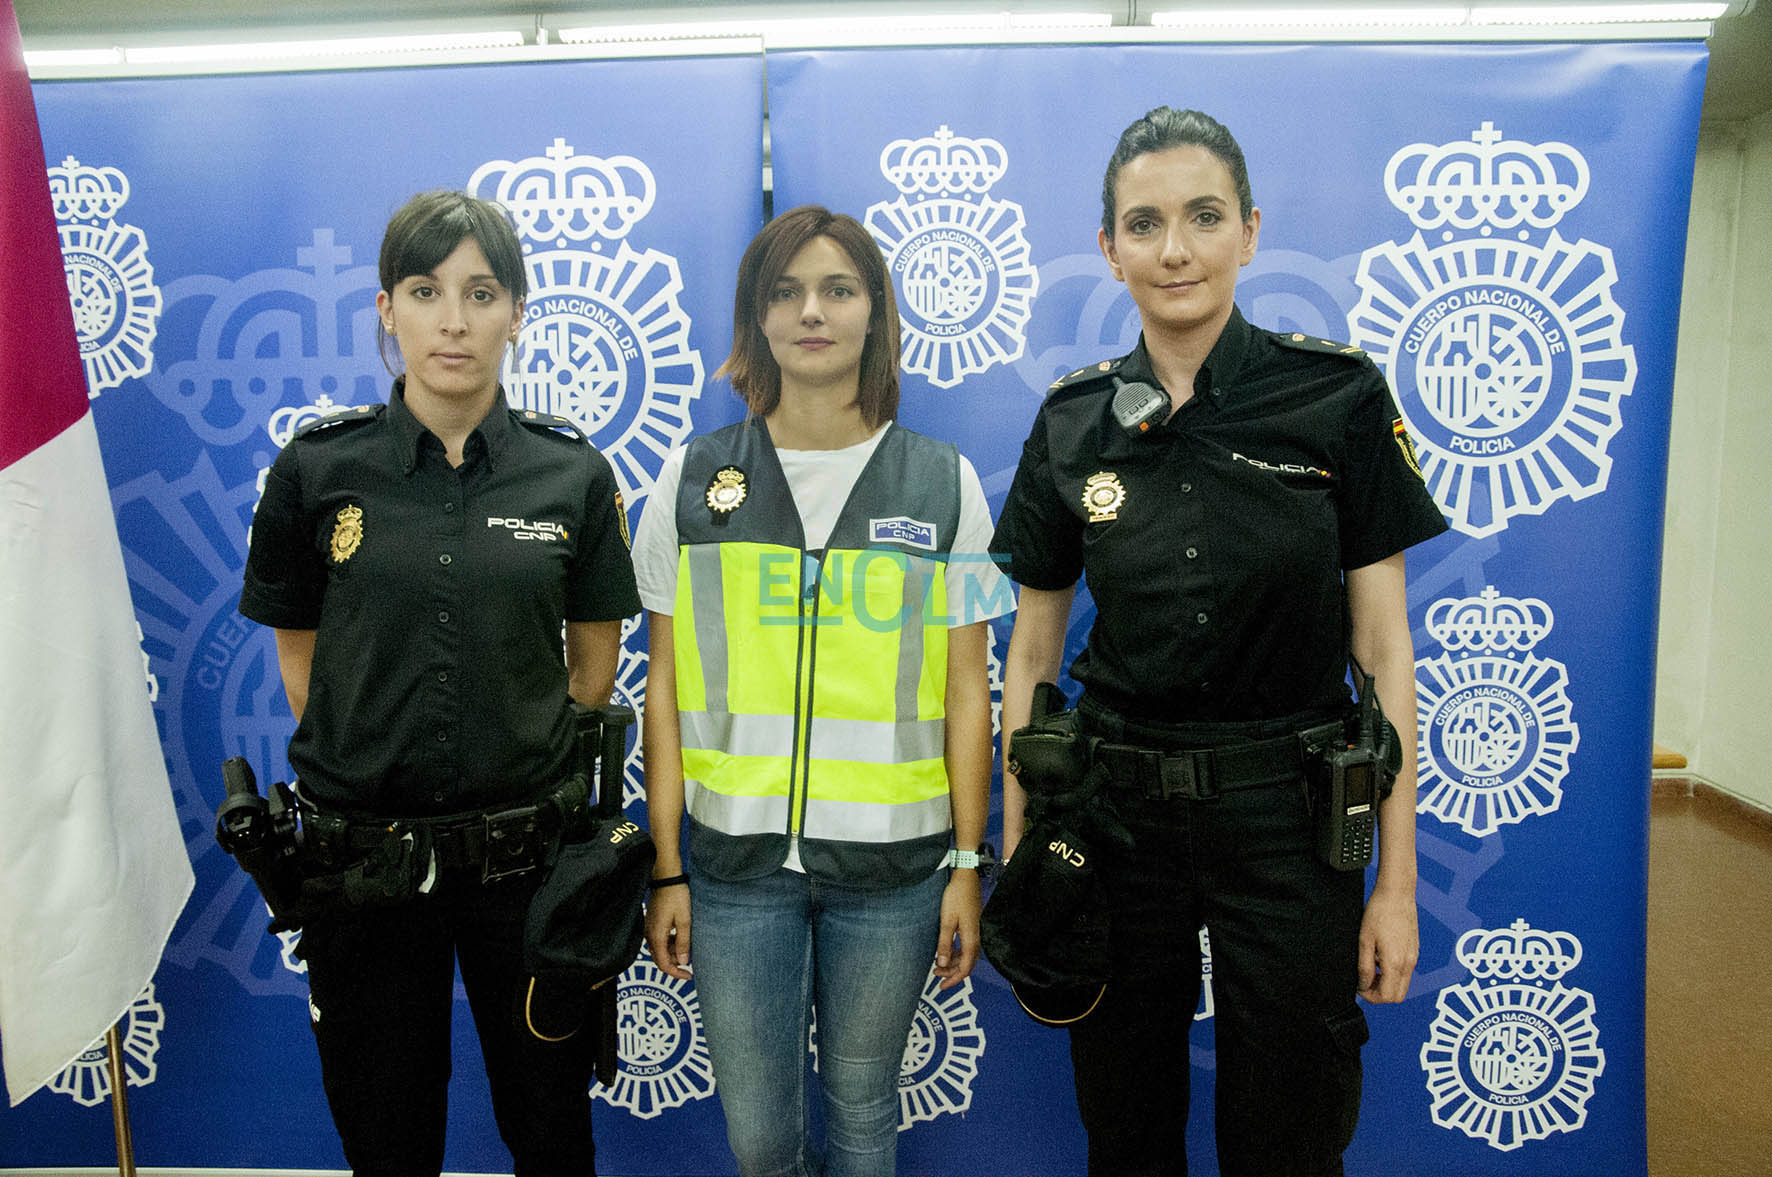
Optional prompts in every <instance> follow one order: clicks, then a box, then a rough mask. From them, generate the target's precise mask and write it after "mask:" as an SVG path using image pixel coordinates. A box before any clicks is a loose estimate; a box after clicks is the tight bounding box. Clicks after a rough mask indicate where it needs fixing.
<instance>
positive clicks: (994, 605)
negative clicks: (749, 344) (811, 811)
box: [633, 426, 1015, 874]
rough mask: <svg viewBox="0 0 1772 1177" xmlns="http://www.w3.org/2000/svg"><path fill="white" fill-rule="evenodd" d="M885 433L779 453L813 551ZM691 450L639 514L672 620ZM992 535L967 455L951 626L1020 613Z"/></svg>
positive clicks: (637, 546) (651, 588)
mask: <svg viewBox="0 0 1772 1177" xmlns="http://www.w3.org/2000/svg"><path fill="white" fill-rule="evenodd" d="M885 433H886V426H881V427H880V429H879V430H878V431H877V432H876V433H875V434H874V435H873V436H872V437H870V438H868V439H867V440H866V441H862V442H858V443H857V444H855V445H852V446H845V447H844V448H843V449H840V450H776V451H775V456H776V458H777V459H778V460H779V461H780V462H781V472H782V474H784V475H785V476H786V477H787V481H788V490H789V491H790V492H791V493H792V494H793V496H794V506H795V507H796V508H798V509H799V512H800V528H801V530H802V531H804V532H805V535H806V547H807V548H808V549H818V548H822V547H824V546H825V543H826V542H827V541H828V540H829V539H830V538H831V530H832V529H833V528H834V527H836V525H837V516H839V515H841V514H842V513H843V504H845V503H847V502H848V501H849V492H851V491H852V490H854V489H855V484H856V483H857V482H859V481H860V480H861V471H862V467H864V466H866V465H867V464H868V459H869V458H871V457H873V456H874V449H875V448H876V447H877V446H878V445H879V444H880V438H881V437H883V436H884V435H885ZM688 448H689V447H688V446H686V445H685V446H678V447H677V448H676V449H675V450H673V451H671V454H670V456H669V457H667V458H666V459H665V463H664V469H662V470H660V471H659V472H658V481H657V482H654V483H653V484H652V491H651V493H650V495H649V496H648V497H647V499H646V507H645V509H644V510H642V511H641V512H640V529H639V530H638V531H636V532H635V533H634V549H633V557H634V578H635V580H636V581H637V582H638V583H639V586H640V601H641V603H642V604H644V605H645V606H646V608H647V609H649V610H650V611H652V612H654V613H663V614H666V615H670V614H671V613H674V612H675V611H676V608H677V559H678V551H677V488H678V486H679V485H680V484H681V483H682V480H683V455H684V454H685V453H686V452H687V451H688ZM991 531H992V524H991V508H990V504H989V503H988V502H986V501H985V497H984V484H983V483H981V482H979V480H978V471H976V470H974V469H973V468H972V463H971V462H970V461H968V460H967V458H966V455H965V454H961V455H960V523H959V533H958V534H957V535H955V536H954V542H953V546H952V548H951V549H950V552H949V556H948V562H947V567H946V568H945V569H944V579H945V580H946V582H947V601H948V603H947V608H948V616H949V617H950V618H952V622H951V624H950V626H949V628H956V627H958V626H962V625H970V624H972V623H974V622H978V621H989V620H990V619H991V618H993V617H1001V616H1002V615H1003V614H1005V613H1008V612H1010V611H1011V610H1013V609H1014V608H1015V598H1014V595H1013V593H1012V591H1011V590H1010V588H1009V581H1008V580H1007V578H1005V577H1004V575H1003V572H1002V569H1000V568H998V567H997V565H996V563H995V562H994V561H993V560H991V558H990V554H989V553H990V546H991ZM937 538H938V539H939V537H937ZM782 865H783V866H785V867H787V868H788V869H789V870H793V871H799V872H801V873H802V874H804V873H805V870H806V868H805V867H804V866H802V865H801V863H800V840H799V839H798V838H797V837H796V838H792V839H790V840H789V842H788V857H787V861H786V862H784V863H783V864H782Z"/></svg>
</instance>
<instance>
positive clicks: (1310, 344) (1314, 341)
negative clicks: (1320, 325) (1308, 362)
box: [1268, 331, 1366, 360]
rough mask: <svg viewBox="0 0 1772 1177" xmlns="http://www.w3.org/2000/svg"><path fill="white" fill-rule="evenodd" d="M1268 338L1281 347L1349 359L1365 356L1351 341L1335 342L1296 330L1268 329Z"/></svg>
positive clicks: (1359, 358)
mask: <svg viewBox="0 0 1772 1177" xmlns="http://www.w3.org/2000/svg"><path fill="white" fill-rule="evenodd" d="M1268 338H1270V339H1272V340H1273V341H1274V342H1275V343H1277V344H1279V345H1280V346H1281V347H1289V348H1291V349H1292V350H1294V351H1314V352H1317V353H1319V354H1321V355H1326V356H1346V357H1347V358H1348V359H1350V360H1363V359H1365V358H1366V353H1365V352H1364V351H1361V350H1360V349H1359V348H1357V347H1355V346H1354V345H1353V344H1351V343H1336V342H1335V341H1334V340H1333V339H1319V338H1317V337H1316V336H1315V335H1304V334H1301V333H1299V332H1297V331H1269V332H1268Z"/></svg>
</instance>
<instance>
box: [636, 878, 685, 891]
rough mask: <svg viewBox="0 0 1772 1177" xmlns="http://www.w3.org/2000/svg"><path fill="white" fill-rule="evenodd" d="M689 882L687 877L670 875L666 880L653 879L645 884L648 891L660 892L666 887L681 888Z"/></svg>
mask: <svg viewBox="0 0 1772 1177" xmlns="http://www.w3.org/2000/svg"><path fill="white" fill-rule="evenodd" d="M688 882H689V876H688V875H672V876H671V877H670V878H668V879H653V880H652V881H651V882H649V883H647V884H646V889H647V890H648V891H661V890H663V889H664V888H666V887H678V886H683V885H685V884H687V883H688Z"/></svg>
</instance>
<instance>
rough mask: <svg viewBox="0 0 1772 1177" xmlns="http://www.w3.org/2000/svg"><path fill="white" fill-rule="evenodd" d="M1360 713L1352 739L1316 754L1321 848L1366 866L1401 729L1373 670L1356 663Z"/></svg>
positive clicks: (1338, 865)
mask: <svg viewBox="0 0 1772 1177" xmlns="http://www.w3.org/2000/svg"><path fill="white" fill-rule="evenodd" d="M1354 681H1355V683H1356V685H1357V686H1358V690H1359V696H1360V703H1359V719H1358V723H1357V725H1356V730H1355V734H1354V739H1353V742H1352V743H1350V744H1346V745H1343V746H1341V747H1331V748H1325V749H1324V750H1323V751H1322V753H1321V755H1320V756H1319V757H1317V758H1315V759H1314V761H1313V764H1314V770H1313V771H1314V774H1315V775H1316V777H1317V786H1318V787H1317V803H1318V804H1319V805H1320V806H1321V807H1322V808H1321V811H1320V812H1319V814H1318V818H1317V853H1318V855H1319V856H1320V857H1321V858H1322V860H1323V861H1324V862H1325V863H1327V864H1328V865H1329V866H1332V867H1334V868H1335V869H1336V870H1364V869H1366V864H1368V863H1369V862H1371V861H1372V842H1373V835H1374V833H1375V832H1376V830H1377V828H1378V803H1379V802H1380V801H1382V800H1384V799H1385V798H1386V797H1388V796H1390V786H1391V781H1392V780H1393V779H1394V778H1395V776H1396V771H1397V763H1396V761H1397V759H1398V757H1397V753H1398V752H1399V751H1400V748H1399V746H1398V743H1397V733H1396V729H1395V728H1393V727H1391V725H1390V721H1389V720H1387V719H1386V718H1385V717H1384V712H1383V711H1382V710H1380V709H1379V705H1378V692H1377V691H1376V690H1374V689H1373V683H1372V676H1371V675H1369V674H1367V673H1365V671H1363V670H1360V669H1359V668H1357V667H1356V668H1355V674H1354Z"/></svg>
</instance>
